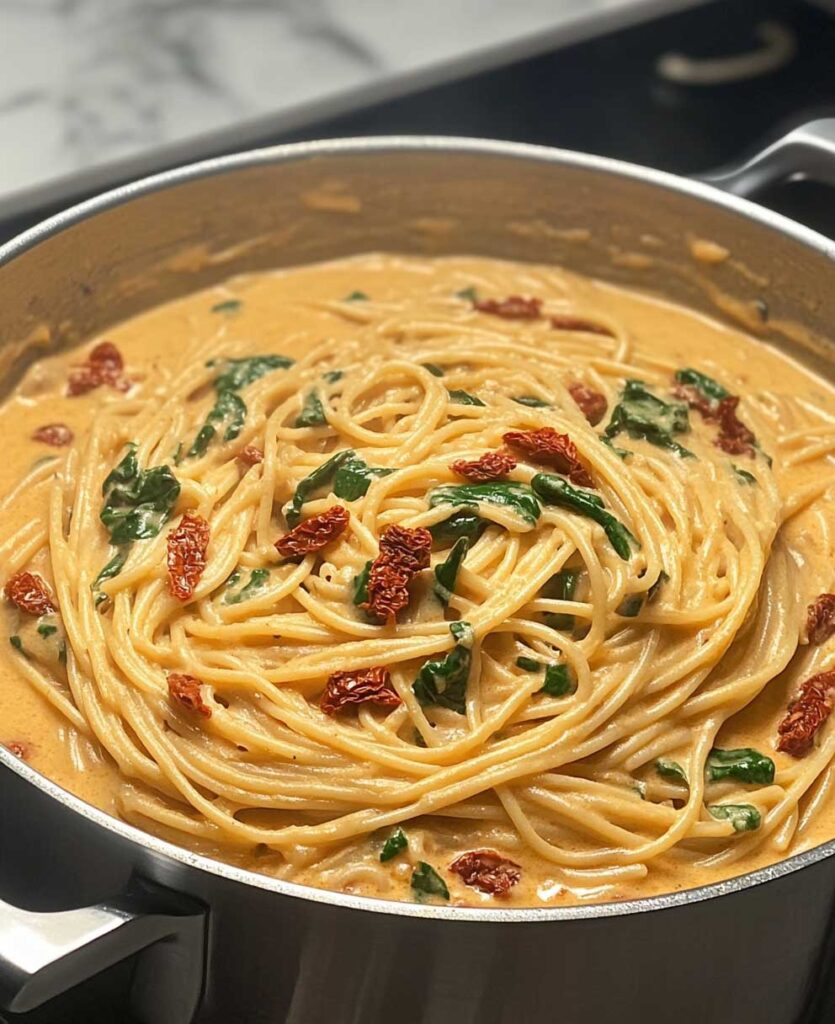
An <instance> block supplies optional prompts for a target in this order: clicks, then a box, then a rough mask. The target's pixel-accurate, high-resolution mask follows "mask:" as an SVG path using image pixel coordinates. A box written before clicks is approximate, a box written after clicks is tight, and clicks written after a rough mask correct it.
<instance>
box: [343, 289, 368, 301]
mask: <svg viewBox="0 0 835 1024" xmlns="http://www.w3.org/2000/svg"><path fill="white" fill-rule="evenodd" d="M342 301H343V302H367V301H368V296H367V295H366V294H365V292H359V291H356V292H349V293H348V294H347V295H346V296H345V298H344V299H343V300H342Z"/></svg>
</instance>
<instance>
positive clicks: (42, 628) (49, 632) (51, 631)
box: [38, 616, 58, 640]
mask: <svg viewBox="0 0 835 1024" xmlns="http://www.w3.org/2000/svg"><path fill="white" fill-rule="evenodd" d="M44 618H46V616H44ZM57 632H58V627H57V626H53V625H52V623H50V622H40V623H38V636H42V637H43V638H44V640H46V639H48V638H49V637H51V636H54V635H55V634H56V633H57Z"/></svg>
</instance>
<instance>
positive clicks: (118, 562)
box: [92, 547, 129, 590]
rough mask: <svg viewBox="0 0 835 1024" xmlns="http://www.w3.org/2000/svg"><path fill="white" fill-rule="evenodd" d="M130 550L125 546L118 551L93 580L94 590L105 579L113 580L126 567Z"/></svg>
mask: <svg viewBox="0 0 835 1024" xmlns="http://www.w3.org/2000/svg"><path fill="white" fill-rule="evenodd" d="M128 551H129V548H127V547H123V548H120V549H119V550H118V551H117V552H116V554H115V555H114V556H113V557H112V558H111V559H110V561H109V562H108V563H107V565H105V567H104V568H103V569H102V571H101V572H100V573H99V574H98V576H96V578H95V579H94V580H93V587H92V589H93V590H95V589H96V588H97V587H98V585H99V583H103V582H104V581H105V580H112V579H113V577H114V576H118V575H119V573H120V572H121V571H122V569H123V568H124V567H125V562H126V561H127V560H128Z"/></svg>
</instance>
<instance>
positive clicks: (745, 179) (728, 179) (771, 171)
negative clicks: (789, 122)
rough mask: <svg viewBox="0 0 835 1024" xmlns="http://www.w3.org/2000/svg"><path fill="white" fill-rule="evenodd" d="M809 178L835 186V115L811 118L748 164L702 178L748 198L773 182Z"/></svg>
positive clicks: (710, 183)
mask: <svg viewBox="0 0 835 1024" xmlns="http://www.w3.org/2000/svg"><path fill="white" fill-rule="evenodd" d="M805 179H808V180H810V181H818V182H822V183H824V184H826V185H835V118H831V117H827V118H821V119H820V120H818V121H810V122H809V123H808V124H804V125H802V126H801V127H800V128H795V129H794V130H793V131H791V132H789V133H788V135H784V136H783V137H782V138H781V139H778V140H777V141H776V142H773V143H772V144H771V145H770V146H767V147H766V148H765V149H764V150H762V152H760V153H757V155H756V156H754V157H752V158H751V159H750V160H748V161H747V162H746V163H744V164H741V165H740V166H737V167H730V168H725V169H724V170H720V171H717V172H715V173H713V174H706V175H703V176H702V178H701V180H702V181H704V182H706V183H707V184H708V185H715V186H716V187H717V188H721V189H723V190H724V191H726V192H733V194H734V195H737V196H746V197H748V198H753V197H754V196H756V195H757V194H758V193H760V192H762V191H763V189H765V188H767V187H768V186H769V185H775V184H779V183H780V182H782V181H800V180H805Z"/></svg>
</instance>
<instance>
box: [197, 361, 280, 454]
mask: <svg viewBox="0 0 835 1024" xmlns="http://www.w3.org/2000/svg"><path fill="white" fill-rule="evenodd" d="M292 365H293V360H292V359H289V358H288V357H287V356H276V355H267V356H246V357H244V358H243V359H210V360H209V362H208V363H206V366H218V367H219V368H220V369H221V371H222V372H221V373H220V375H219V376H218V377H216V378H215V380H214V386H215V391H216V392H217V399H216V401H215V404H214V406H213V407H212V409H211V410H210V412H209V415H208V416H207V417H206V422H205V423H204V424H203V426H202V427H201V428H200V430H199V431H198V432H197V436H196V437H195V439H194V441H193V442H192V444H191V447H190V448H189V450H188V452H187V454H188V456H189V458H194V457H195V456H198V455H205V454H206V451H207V449H208V447H209V445H210V444H211V443H212V441H213V440H214V438H215V437H216V436H217V433H218V430H220V428H221V427H224V426H225V427H226V429H225V431H224V433H223V440H224V441H234V440H235V438H236V437H237V436H238V435H239V434H240V432H241V430H242V429H243V425H244V420H245V419H246V403H245V402H244V400H243V399H242V398H241V397H240V396H239V395H238V394H236V392H238V391H240V390H241V388H245V387H246V386H247V385H248V384H252V383H253V382H254V381H256V380H258V379H259V378H260V377H263V376H264V374H266V373H269V372H270V371H271V370H279V369H284V370H286V369H287V368H288V367H289V366H292Z"/></svg>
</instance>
